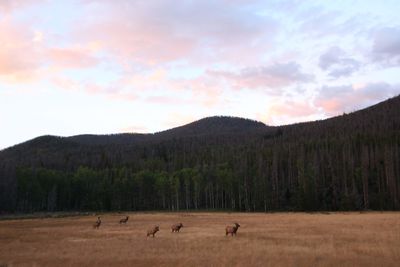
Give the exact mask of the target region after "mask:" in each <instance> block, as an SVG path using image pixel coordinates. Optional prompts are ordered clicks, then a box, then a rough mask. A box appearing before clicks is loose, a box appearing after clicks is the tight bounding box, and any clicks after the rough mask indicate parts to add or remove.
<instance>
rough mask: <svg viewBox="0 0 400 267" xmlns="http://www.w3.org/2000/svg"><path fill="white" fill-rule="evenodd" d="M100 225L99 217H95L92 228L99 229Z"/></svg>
mask: <svg viewBox="0 0 400 267" xmlns="http://www.w3.org/2000/svg"><path fill="white" fill-rule="evenodd" d="M100 225H101V219H100V217H97V221H96V222H95V223H94V224H93V228H95V229H99V227H100Z"/></svg>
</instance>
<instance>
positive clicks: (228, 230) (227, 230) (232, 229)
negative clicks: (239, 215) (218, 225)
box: [225, 223, 240, 236]
mask: <svg viewBox="0 0 400 267" xmlns="http://www.w3.org/2000/svg"><path fill="white" fill-rule="evenodd" d="M239 227H240V224H238V223H235V226H227V227H226V228H225V236H227V235H228V234H231V236H233V235H235V236H236V232H237V230H238V229H239Z"/></svg>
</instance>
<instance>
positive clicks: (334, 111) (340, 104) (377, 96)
mask: <svg viewBox="0 0 400 267" xmlns="http://www.w3.org/2000/svg"><path fill="white" fill-rule="evenodd" d="M399 93H400V86H399V85H390V84H387V83H371V84H366V85H342V86H325V87H322V88H321V89H320V90H319V92H318V95H317V97H316V98H315V101H314V105H315V106H316V107H320V108H322V109H323V111H324V112H325V114H327V115H328V116H334V115H338V114H341V113H343V112H351V111H355V110H358V109H361V108H365V107H367V106H370V105H373V104H375V103H377V102H379V101H383V100H385V99H387V98H390V97H393V96H395V95H397V94H399Z"/></svg>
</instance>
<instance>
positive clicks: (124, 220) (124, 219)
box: [119, 216, 129, 224]
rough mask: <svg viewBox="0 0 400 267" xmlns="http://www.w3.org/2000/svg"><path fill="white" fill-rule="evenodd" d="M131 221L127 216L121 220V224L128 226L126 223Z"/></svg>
mask: <svg viewBox="0 0 400 267" xmlns="http://www.w3.org/2000/svg"><path fill="white" fill-rule="evenodd" d="M128 220H129V216H126V218H122V219H121V220H119V224H123V223H125V224H126V222H127V221H128Z"/></svg>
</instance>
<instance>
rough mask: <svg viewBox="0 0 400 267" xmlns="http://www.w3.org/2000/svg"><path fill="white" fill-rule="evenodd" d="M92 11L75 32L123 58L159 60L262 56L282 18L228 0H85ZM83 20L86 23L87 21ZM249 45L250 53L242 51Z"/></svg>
mask: <svg viewBox="0 0 400 267" xmlns="http://www.w3.org/2000/svg"><path fill="white" fill-rule="evenodd" d="M83 3H86V8H87V10H88V14H90V15H88V16H87V17H86V18H84V19H82V21H79V26H78V25H77V26H76V36H77V37H78V38H80V39H81V40H84V41H85V42H86V41H88V40H90V41H97V42H100V43H101V44H102V47H103V48H104V49H105V50H106V51H109V52H111V53H112V54H113V55H114V56H116V57H118V58H119V59H120V60H126V61H130V62H131V63H132V62H136V63H141V64H147V65H152V64H158V63H166V62H171V61H176V60H180V59H185V60H188V61H190V62H192V61H196V62H203V63H204V64H210V63H211V62H221V61H224V60H232V61H235V62H238V61H240V60H241V62H244V61H248V60H250V59H251V60H256V59H257V60H258V56H259V53H257V52H261V51H265V49H267V48H268V44H270V43H271V42H272V40H273V37H274V34H275V31H276V28H277V27H278V25H277V23H276V22H275V21H274V20H272V19H271V18H269V17H267V16H258V15H256V11H257V9H256V8H254V7H252V8H251V5H250V4H249V6H248V8H243V7H244V6H246V4H245V3H241V6H240V8H238V7H237V4H234V3H231V4H227V3H226V1H210V0H205V1H188V2H184V3H181V4H179V5H178V4H176V3H175V1H164V0H156V1H126V2H124V4H115V3H113V2H109V1H102V0H99V1H87V0H86V1H83ZM82 25H84V26H82ZM238 51H246V53H243V52H242V53H238Z"/></svg>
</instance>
